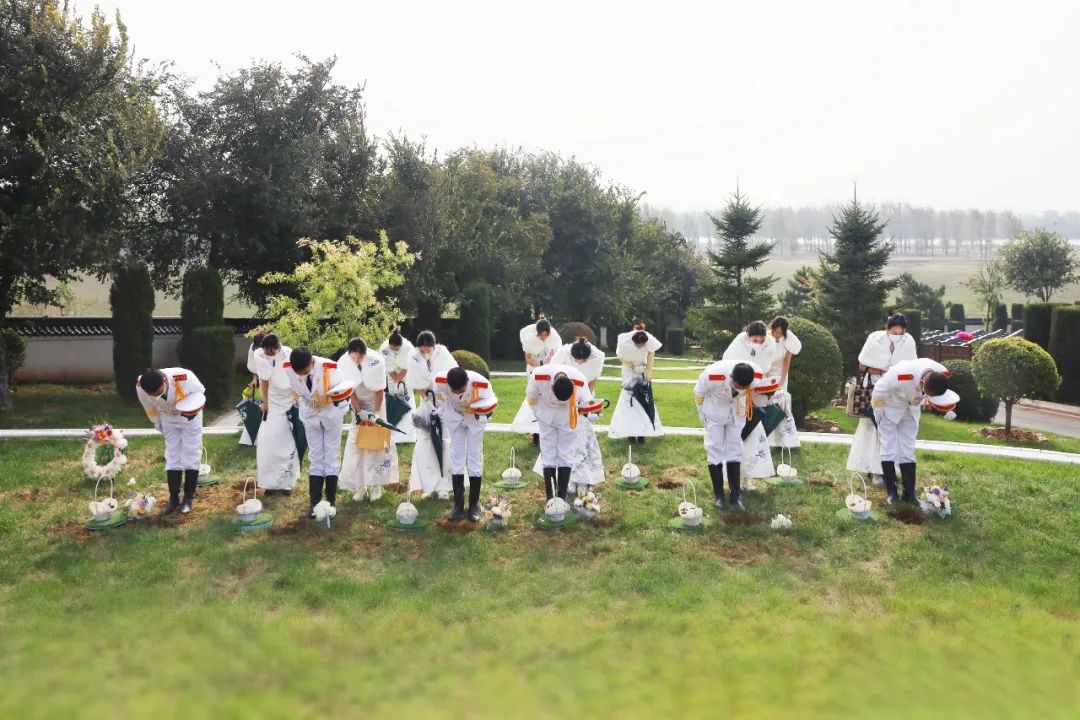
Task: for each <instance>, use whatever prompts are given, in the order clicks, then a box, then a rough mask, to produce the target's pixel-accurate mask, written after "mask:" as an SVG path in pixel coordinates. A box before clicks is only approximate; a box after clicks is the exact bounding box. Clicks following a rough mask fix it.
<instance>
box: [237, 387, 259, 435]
mask: <svg viewBox="0 0 1080 720" xmlns="http://www.w3.org/2000/svg"><path fill="white" fill-rule="evenodd" d="M236 412H237V413H239V415H240V421H241V422H243V423H244V429H245V430H247V434H248V437H249V438H251V442H252V444H254V443H255V436H257V435H258V434H259V428H260V427H261V426H262V423H263V411H262V408H261V407H259V403H257V402H255V401H254V400H252V399H251V398H247V399H244V400H241V401H240V402H239V403H237V405H236Z"/></svg>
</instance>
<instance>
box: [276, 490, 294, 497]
mask: <svg viewBox="0 0 1080 720" xmlns="http://www.w3.org/2000/svg"><path fill="white" fill-rule="evenodd" d="M278 494H279V495H284V496H285V497H292V490H278Z"/></svg>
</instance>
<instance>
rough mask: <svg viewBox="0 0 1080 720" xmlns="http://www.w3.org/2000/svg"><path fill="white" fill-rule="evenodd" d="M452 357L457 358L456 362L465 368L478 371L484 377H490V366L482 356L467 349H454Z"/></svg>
mask: <svg viewBox="0 0 1080 720" xmlns="http://www.w3.org/2000/svg"><path fill="white" fill-rule="evenodd" d="M451 354H452V355H453V356H454V359H455V360H457V364H458V365H459V366H460V367H463V368H465V369H466V370H472V371H473V372H478V373H480V374H481V375H483V376H484V377H486V378H489V379H490V378H491V368H489V367H488V364H487V363H486V362H485V361H484V358H482V357H480V356H479V355H477V354H476V353H473V352H469V351H468V350H455V351H454V352H453V353H451Z"/></svg>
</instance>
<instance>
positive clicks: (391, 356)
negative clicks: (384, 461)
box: [379, 338, 416, 445]
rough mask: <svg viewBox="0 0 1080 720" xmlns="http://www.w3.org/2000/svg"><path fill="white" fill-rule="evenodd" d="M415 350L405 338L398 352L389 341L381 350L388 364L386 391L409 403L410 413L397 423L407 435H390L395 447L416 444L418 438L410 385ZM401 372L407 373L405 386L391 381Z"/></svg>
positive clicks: (394, 433) (413, 399)
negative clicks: (392, 375)
mask: <svg viewBox="0 0 1080 720" xmlns="http://www.w3.org/2000/svg"><path fill="white" fill-rule="evenodd" d="M415 350H416V348H414V347H413V344H412V343H411V342H409V341H408V340H406V339H405V338H402V339H401V347H400V348H398V349H397V351H396V352H395V351H394V350H391V349H390V341H389V340H387V341H386V342H384V343H383V344H382V346H381V347H380V348H379V352H380V353H381V354H382V357H383V361H384V362H385V363H386V383H387V385H386V391H387V392H388V393H393V394H394V395H397V396H398V397H400V398H401V399H402V400H404V401H405V402H407V403H409V412H407V413H405V416H404V417H402V418H401V419H400V420H398V422H397V426H398V427H399V428H401V430H402V432H404V433H405V434H404V435H402V434H401V433H396V432H392V433H390V437H391V439H392V440H393V441H394V444H395V445H404V444H406V443H411V442H416V436H415V434H414V433H413V424H412V418H413V412H414V411H415V410H416V400H415V398H414V397H413V394H412V392H411V391H410V390H409V383H408V380H409V375H408V370H409V357H410V356H411V355H412V354H413V352H414V351H415ZM400 370H405V371H406V374H405V380H404V381H403V384H401V385H395V384H394V383H393V381H392V380H390V373H392V372H398V371H400Z"/></svg>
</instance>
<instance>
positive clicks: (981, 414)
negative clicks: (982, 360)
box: [943, 359, 998, 423]
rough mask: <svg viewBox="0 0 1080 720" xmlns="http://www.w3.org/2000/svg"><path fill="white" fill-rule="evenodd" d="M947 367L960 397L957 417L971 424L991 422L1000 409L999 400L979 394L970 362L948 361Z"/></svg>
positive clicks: (946, 362)
mask: <svg viewBox="0 0 1080 720" xmlns="http://www.w3.org/2000/svg"><path fill="white" fill-rule="evenodd" d="M943 364H944V365H945V367H947V368H948V369H949V372H951V373H952V378H951V381H952V382H951V385H952V389H953V390H955V391H956V392H957V393H958V394H959V395H960V402H959V403H958V404H957V405H956V417H957V418H958V419H960V420H968V421H971V422H983V423H985V422H990V421H991V420H993V419H994V416H995V415H996V414H997V409H998V399H997V398H995V397H986V396H984V395H983V394H982V393H981V392H979V384H978V383H977V382H975V374H974V372H973V371H972V369H971V361H970V360H959V359H958V360H946V361H945V362H944V363H943Z"/></svg>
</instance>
